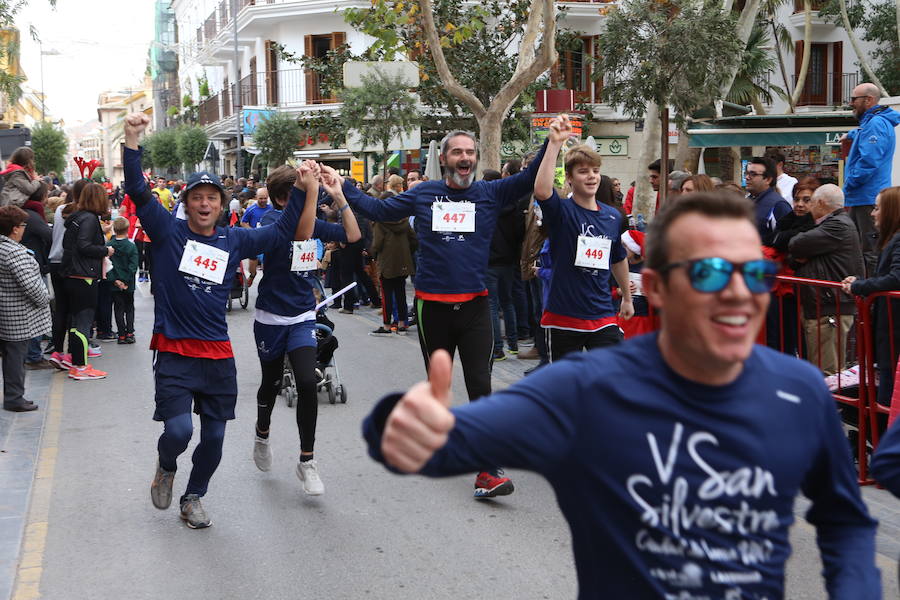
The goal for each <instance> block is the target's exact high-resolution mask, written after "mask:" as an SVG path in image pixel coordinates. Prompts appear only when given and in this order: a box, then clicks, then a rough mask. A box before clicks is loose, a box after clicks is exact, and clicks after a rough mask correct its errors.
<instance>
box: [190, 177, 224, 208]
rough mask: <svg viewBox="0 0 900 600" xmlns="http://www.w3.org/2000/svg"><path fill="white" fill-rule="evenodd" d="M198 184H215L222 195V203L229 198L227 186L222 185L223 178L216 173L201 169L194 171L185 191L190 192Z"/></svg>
mask: <svg viewBox="0 0 900 600" xmlns="http://www.w3.org/2000/svg"><path fill="white" fill-rule="evenodd" d="M198 185H212V186H215V188H216V189H218V190H219V194H221V195H222V203H223V204H224V203H225V201H226V200H227V199H228V198H227V197H226V194H225V187H224V186H223V185H222V180H221V179H219V176H218V175H215V174H214V173H210V172H208V171H200V172H199V173H194V174H192V175H191V176H190V177H188V180H187V185H186V186H184V191H185V192H189V191H191V190H192V189H194V188H195V187H197V186H198Z"/></svg>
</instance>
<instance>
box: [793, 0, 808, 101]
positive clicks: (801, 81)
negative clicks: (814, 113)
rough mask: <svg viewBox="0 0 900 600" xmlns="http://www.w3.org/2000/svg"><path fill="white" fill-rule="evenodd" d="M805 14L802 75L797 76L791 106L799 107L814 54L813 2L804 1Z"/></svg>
mask: <svg viewBox="0 0 900 600" xmlns="http://www.w3.org/2000/svg"><path fill="white" fill-rule="evenodd" d="M803 12H804V13H805V15H806V17H805V19H804V22H805V24H804V26H803V57H802V58H801V60H800V73H798V74H797V83H796V84H795V85H794V92H793V93H792V94H791V106H797V103H798V102H799V101H800V94H802V93H803V88H804V87H806V74H807V73H808V72H809V57H810V55H811V54H812V44H811V43H810V42H811V40H812V2H811V0H804V2H803Z"/></svg>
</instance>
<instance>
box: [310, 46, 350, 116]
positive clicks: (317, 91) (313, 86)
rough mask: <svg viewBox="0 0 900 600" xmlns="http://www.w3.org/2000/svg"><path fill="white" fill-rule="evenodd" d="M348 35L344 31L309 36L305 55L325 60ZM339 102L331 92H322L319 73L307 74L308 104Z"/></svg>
mask: <svg viewBox="0 0 900 600" xmlns="http://www.w3.org/2000/svg"><path fill="white" fill-rule="evenodd" d="M346 39H347V35H346V34H345V33H344V32H343V31H337V32H334V33H326V34H322V35H307V36H305V37H304V40H303V41H304V54H305V55H306V56H310V57H314V58H325V57H326V56H327V54H328V51H329V50H334V49H335V48H337V47H338V46H340V45H341V44H343V43H344V41H345V40H346ZM331 102H337V98H335V97H334V96H333V95H331V92H330V91H328V92H325V91H323V90H322V82H321V80H320V77H319V75H318V74H317V73H315V72H313V71H307V72H306V103H307V104H327V103H331Z"/></svg>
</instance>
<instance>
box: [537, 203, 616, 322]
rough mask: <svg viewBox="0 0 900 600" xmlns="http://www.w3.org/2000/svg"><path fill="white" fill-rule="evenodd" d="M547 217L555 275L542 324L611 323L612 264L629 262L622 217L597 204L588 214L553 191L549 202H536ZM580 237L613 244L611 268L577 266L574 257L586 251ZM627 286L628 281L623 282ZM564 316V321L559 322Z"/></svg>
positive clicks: (611, 248)
mask: <svg viewBox="0 0 900 600" xmlns="http://www.w3.org/2000/svg"><path fill="white" fill-rule="evenodd" d="M538 202H539V204H540V206H541V211H542V212H543V215H544V219H543V222H544V227H546V228H547V229H548V231H549V234H550V255H551V256H553V272H552V274H551V276H550V292H549V293H548V296H547V304H546V305H545V306H544V316H543V318H542V319H541V324H542V325H544V326H545V327H560V328H563V329H578V330H584V331H592V330H596V329H599V328H601V327H603V326H604V325H609V324H611V322H609V323H607V322H605V321H604V319H607V320H609V319H612V318H614V317H615V315H616V312H615V308H614V307H613V301H612V294H611V293H610V271H609V268H612V266H613V264H615V263H617V262H619V261H622V260H624V259H625V256H626V253H625V247H624V246H622V240H621V239H620V237H619V236H620V235H621V233H622V214H621V213H620V212H619V211H617V210H616V209H614V208H612V207H611V206H607V205H606V204H602V203H600V202H598V203H597V209H598V210H588V209H586V208H582V207H581V206H579V205H578V204H576V203H575V200H573V199H572V198H560V197H559V195H558V194H557V193H556V190H553V193H552V194H551V196H550V197H549V198H547V199H546V200H544V201H538ZM579 236H584V237H588V238H601V239H605V240H609V243H610V249H609V256H608V257H607V258H608V267H609V268H607V269H600V268H588V267H582V266H575V260H576V254H579V253H584V252H587V249H586V248H583V247H581V246H580V244H579V240H578V238H579ZM619 283H621V284H622V285H627V282H619ZM560 317H561V318H560Z"/></svg>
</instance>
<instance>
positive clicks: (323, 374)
mask: <svg viewBox="0 0 900 600" xmlns="http://www.w3.org/2000/svg"><path fill="white" fill-rule="evenodd" d="M316 340H317V341H316V363H317V364H316V391H317V392H321V391H322V390H325V392H326V393H327V394H328V402H329V403H331V404H335V403H336V402H337V401H340V403H341V404H346V403H347V388H345V387H344V384H343V383H341V374H340V371H339V370H338V365H337V361H335V360H334V352H335V350H337V349H338V340H337V338H336V337H334V323H333V322H332V321H331V320H330V319H329V318H328V317H326V316H325V314H324V313H323V312H322V311H319V312H318V313H316ZM281 395H282V396H284V400H285V402H286V403H287V405H288V406H289V407H293V406H294V404H295V403H296V402H297V385H296V381H295V380H294V371H293V369H291V365H290V361H288V359H287V357H285V359H284V371H283V373H282V376H281Z"/></svg>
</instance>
